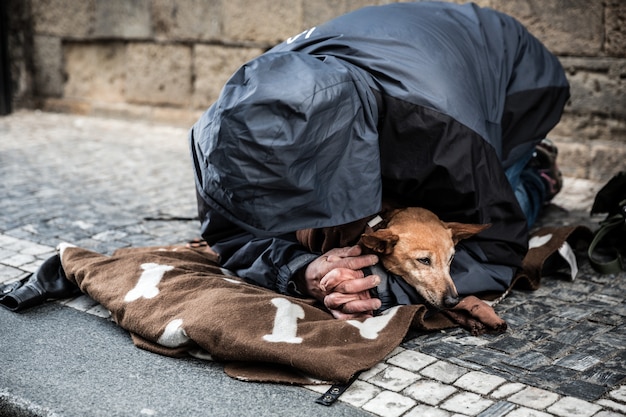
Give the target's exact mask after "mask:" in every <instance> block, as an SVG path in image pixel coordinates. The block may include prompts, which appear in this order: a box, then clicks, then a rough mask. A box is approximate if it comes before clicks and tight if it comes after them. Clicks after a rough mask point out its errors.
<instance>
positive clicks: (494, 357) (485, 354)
mask: <svg viewBox="0 0 626 417" xmlns="http://www.w3.org/2000/svg"><path fill="white" fill-rule="evenodd" d="M508 357H509V356H508V355H505V354H504V353H502V352H498V351H495V350H493V349H489V348H485V349H473V350H472V351H471V352H468V353H464V354H463V355H461V359H463V360H466V361H469V362H475V363H478V364H481V365H492V364H494V363H497V362H502V361H503V360H505V359H507V358H508Z"/></svg>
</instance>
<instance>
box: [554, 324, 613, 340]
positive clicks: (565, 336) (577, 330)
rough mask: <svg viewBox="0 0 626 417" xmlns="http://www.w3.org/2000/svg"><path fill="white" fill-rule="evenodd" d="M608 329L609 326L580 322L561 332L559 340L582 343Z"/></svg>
mask: <svg viewBox="0 0 626 417" xmlns="http://www.w3.org/2000/svg"><path fill="white" fill-rule="evenodd" d="M608 330H610V327H609V326H605V325H602V324H599V323H592V322H588V321H584V322H581V323H578V324H577V325H575V326H574V327H572V328H571V329H569V330H567V331H564V332H561V333H560V334H559V341H560V342H562V343H566V344H570V345H574V344H577V343H580V341H587V340H589V339H592V338H593V337H595V336H596V335H599V334H602V333H604V332H606V331H608Z"/></svg>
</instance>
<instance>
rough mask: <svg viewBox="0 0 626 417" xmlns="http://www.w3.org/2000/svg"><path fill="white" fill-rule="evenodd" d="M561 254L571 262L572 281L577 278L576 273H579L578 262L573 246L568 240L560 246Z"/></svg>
mask: <svg viewBox="0 0 626 417" xmlns="http://www.w3.org/2000/svg"><path fill="white" fill-rule="evenodd" d="M559 254H560V255H561V257H562V258H563V259H565V261H566V262H567V263H568V264H569V268H570V277H571V279H572V281H574V280H575V279H576V275H578V264H577V263H576V254H574V251H573V250H572V247H571V246H570V244H569V243H567V241H565V242H563V244H562V245H561V247H560V248H559Z"/></svg>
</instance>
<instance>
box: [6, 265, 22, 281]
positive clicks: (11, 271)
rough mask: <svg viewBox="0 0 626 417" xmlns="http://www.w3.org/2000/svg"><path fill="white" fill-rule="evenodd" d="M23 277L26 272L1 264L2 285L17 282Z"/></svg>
mask: <svg viewBox="0 0 626 417" xmlns="http://www.w3.org/2000/svg"><path fill="white" fill-rule="evenodd" d="M23 276H24V271H22V270H21V269H19V268H14V267H12V266H7V265H2V264H0V283H3V282H11V281H16V280H18V279H21V278H22V277H23Z"/></svg>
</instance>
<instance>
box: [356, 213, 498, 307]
mask: <svg viewBox="0 0 626 417" xmlns="http://www.w3.org/2000/svg"><path fill="white" fill-rule="evenodd" d="M386 220H387V225H386V226H385V227H384V228H381V229H378V230H376V231H372V232H366V233H364V234H362V235H361V240H360V241H359V244H360V245H361V246H362V247H365V248H367V249H369V250H371V251H373V252H374V253H376V254H377V255H378V257H379V259H380V261H381V263H382V264H383V266H384V267H385V269H387V270H388V271H389V272H391V273H393V274H395V275H399V276H400V277H402V278H403V279H404V280H405V281H406V282H407V283H408V284H409V285H411V286H412V287H414V288H415V289H416V290H417V292H418V293H419V294H420V295H421V296H422V297H424V299H425V300H426V302H427V303H429V304H431V305H432V306H434V307H436V308H439V309H444V308H451V307H454V306H455V305H456V304H457V303H458V302H459V295H458V293H457V290H456V287H455V285H454V282H453V281H452V278H451V277H450V263H451V262H452V259H453V258H454V252H455V250H454V246H455V245H456V244H457V243H458V242H459V241H460V240H461V239H466V238H468V237H470V236H473V235H475V234H477V233H479V232H481V231H483V230H485V229H487V228H488V227H490V226H491V225H490V224H484V225H481V224H463V223H455V222H443V221H441V220H440V219H439V217H437V215H436V214H434V213H433V212H431V211H429V210H426V209H423V208H419V207H408V208H403V209H396V210H393V211H392V212H391V213H390V214H389V215H388V216H387V219H386Z"/></svg>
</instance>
